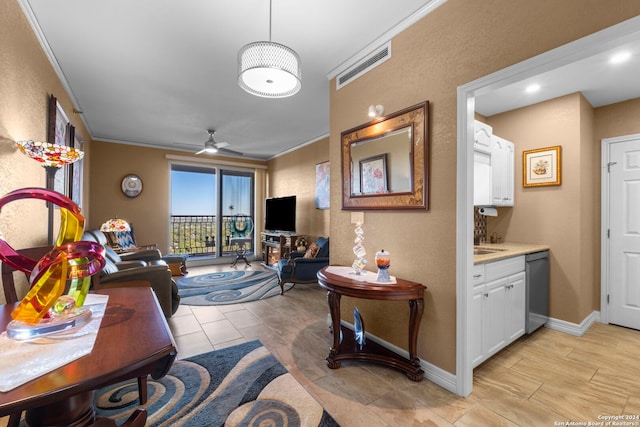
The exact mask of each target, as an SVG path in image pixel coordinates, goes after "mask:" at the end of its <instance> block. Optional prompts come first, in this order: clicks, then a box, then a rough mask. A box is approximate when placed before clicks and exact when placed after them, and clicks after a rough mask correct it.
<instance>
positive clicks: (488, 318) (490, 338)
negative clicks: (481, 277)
mask: <svg viewBox="0 0 640 427" xmlns="http://www.w3.org/2000/svg"><path fill="white" fill-rule="evenodd" d="M506 284H507V282H506V279H500V280H494V281H493V282H490V283H487V284H485V288H484V293H483V295H482V297H483V303H484V304H483V307H482V309H483V310H482V337H483V340H482V355H483V356H484V357H485V358H487V357H489V356H492V355H494V354H495V353H497V352H498V350H500V349H501V348H503V347H504V346H505V345H506V338H505V335H506V327H507V325H506V322H505V320H506V319H505V317H506V316H505V314H506V313H505V311H506V310H505V309H506V306H507V304H506Z"/></svg>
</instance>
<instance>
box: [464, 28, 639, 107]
mask: <svg viewBox="0 0 640 427" xmlns="http://www.w3.org/2000/svg"><path fill="white" fill-rule="evenodd" d="M613 44H614V46H611V47H610V48H608V49H605V50H603V51H602V52H600V53H598V54H595V55H593V56H590V57H588V58H584V59H579V60H576V61H574V62H571V63H569V64H568V65H564V66H562V67H559V68H556V69H554V70H551V71H546V72H542V73H539V74H537V75H536V76H534V77H530V78H527V79H524V80H521V81H518V82H515V83H513V84H510V85H507V86H504V87H502V88H499V89H495V90H491V91H490V92H489V93H487V94H484V95H479V96H477V97H476V111H477V112H479V113H480V114H482V115H484V116H492V115H494V114H498V113H502V112H505V111H510V110H513V109H515V108H520V107H524V106H527V105H531V104H535V103H538V102H542V101H545V100H549V99H553V98H557V97H559V96H563V95H568V94H571V93H576V92H582V94H583V95H584V96H585V98H587V100H588V101H589V102H590V103H591V105H592V106H593V107H602V106H603V105H609V104H613V103H616V102H621V101H625V100H628V99H634V98H638V97H640V26H639V27H638V28H637V32H636V33H635V34H631V35H630V36H628V37H625V39H624V42H623V43H620V44H616V43H613ZM622 52H628V53H629V54H630V57H629V60H627V61H626V62H624V63H620V64H613V63H611V58H612V57H613V56H615V55H617V54H620V53H622ZM533 84H536V85H539V86H540V90H539V91H538V92H535V93H527V92H526V88H527V87H528V86H530V85H533Z"/></svg>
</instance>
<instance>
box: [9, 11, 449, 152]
mask: <svg viewBox="0 0 640 427" xmlns="http://www.w3.org/2000/svg"><path fill="white" fill-rule="evenodd" d="M442 2H443V0H402V1H401V2H395V1H388V0H349V1H343V0H324V1H322V2H307V1H299V0H273V2H272V24H271V29H272V32H271V34H272V37H271V40H272V41H274V42H278V43H282V44H284V45H287V46H289V47H290V48H292V49H294V50H295V51H296V52H297V53H298V54H299V55H300V57H301V62H302V89H301V90H300V92H298V93H297V94H296V95H294V96H292V97H289V98H282V99H265V98H259V97H256V96H253V95H250V94H248V93H247V92H245V91H244V90H242V89H241V88H240V87H239V86H238V84H237V54H238V51H239V50H240V48H241V47H242V46H244V45H245V44H247V43H251V42H255V41H260V40H268V39H269V1H267V0H241V1H238V0H188V1H180V0H135V1H131V0H109V1H104V0H56V1H51V0H20V3H21V5H22V7H23V10H24V11H25V14H26V15H27V16H28V17H29V19H30V22H31V23H32V26H34V28H35V30H36V34H38V35H39V37H40V40H41V43H42V44H43V45H44V47H45V50H46V51H48V54H49V57H50V58H52V62H54V67H56V68H57V71H58V74H59V75H60V76H61V78H62V80H63V82H64V83H65V84H66V85H67V89H68V91H69V92H70V94H71V96H72V98H73V100H74V103H75V104H76V108H77V109H78V110H79V111H82V113H83V117H84V121H85V124H86V125H87V127H88V129H89V131H90V133H91V135H92V137H93V138H94V139H98V140H105V141H114V142H123V143H133V144H138V145H145V146H155V147H167V148H171V149H177V150H185V151H190V152H195V151H198V150H200V149H201V148H202V147H203V145H204V141H205V140H206V139H207V138H208V134H207V132H206V130H207V129H209V128H211V129H215V130H216V134H215V139H216V141H218V142H221V141H225V142H228V143H229V144H230V145H229V147H228V148H229V149H231V150H235V151H239V152H242V153H245V155H246V156H247V157H253V158H263V159H266V158H270V157H273V156H274V155H277V154H279V153H282V152H285V151H287V150H289V149H291V148H293V147H295V146H298V145H301V144H304V143H307V142H311V141H314V140H317V139H319V138H322V137H325V136H327V135H328V133H329V79H328V76H329V77H332V74H335V72H336V71H338V72H339V71H341V68H344V66H345V65H346V64H348V63H349V61H350V60H351V62H353V60H354V59H359V58H361V57H362V56H363V55H365V54H366V53H368V52H369V51H370V50H371V49H373V48H375V47H378V46H379V45H382V44H383V43H384V42H386V41H387V40H389V39H390V38H391V37H392V36H393V35H394V34H396V33H397V32H399V31H401V30H402V29H403V28H405V27H406V26H407V25H409V24H411V23H413V22H415V21H416V20H417V19H420V17H422V16H424V15H425V14H427V13H428V12H429V11H430V10H432V9H434V8H435V7H437V6H438V5H439V4H441V3H442ZM54 95H55V94H54ZM371 103H372V104H374V103H376V99H375V95H373V94H372V98H371ZM365 121H367V116H366V111H363V122H365Z"/></svg>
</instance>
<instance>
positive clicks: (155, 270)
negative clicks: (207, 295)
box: [82, 230, 180, 318]
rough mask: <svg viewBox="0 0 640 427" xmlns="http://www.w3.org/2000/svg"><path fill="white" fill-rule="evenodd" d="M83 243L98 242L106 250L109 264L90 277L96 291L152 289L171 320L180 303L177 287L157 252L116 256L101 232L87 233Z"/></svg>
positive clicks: (166, 315) (145, 250) (167, 267)
mask: <svg viewBox="0 0 640 427" xmlns="http://www.w3.org/2000/svg"><path fill="white" fill-rule="evenodd" d="M82 240H89V241H93V242H98V243H100V244H101V245H102V246H104V248H105V260H106V265H105V267H104V268H103V269H102V271H101V272H100V273H99V274H96V275H94V276H92V277H91V284H92V287H93V289H104V288H115V287H135V286H151V288H153V290H154V292H155V294H156V297H157V298H158V302H159V303H160V307H161V308H162V312H163V313H164V315H165V317H167V318H168V317H171V316H172V315H173V314H174V313H175V312H176V310H177V309H178V305H179V304H180V295H178V286H177V285H176V283H175V282H174V281H173V279H172V278H171V270H170V269H169V266H168V265H167V263H166V262H164V261H163V260H162V259H161V258H160V251H159V250H157V249H144V250H141V251H134V252H128V253H126V254H118V253H116V252H115V251H114V250H113V249H112V248H111V247H110V246H109V245H108V244H107V238H106V236H105V235H104V233H103V232H102V231H99V230H89V231H85V232H84V234H83V236H82Z"/></svg>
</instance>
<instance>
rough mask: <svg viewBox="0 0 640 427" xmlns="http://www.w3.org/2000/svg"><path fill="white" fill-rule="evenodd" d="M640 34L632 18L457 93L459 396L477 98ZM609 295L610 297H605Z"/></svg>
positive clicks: (467, 370) (463, 382)
mask: <svg viewBox="0 0 640 427" xmlns="http://www.w3.org/2000/svg"><path fill="white" fill-rule="evenodd" d="M638 38H640V16H637V17H634V18H631V19H628V20H626V21H623V22H621V23H619V24H617V25H614V26H612V27H609V28H605V29H604V30H601V31H598V32H596V33H593V34H590V35H588V36H586V37H583V38H581V39H578V40H575V41H573V42H571V43H569V44H566V45H563V46H560V47H558V48H555V49H553V50H550V51H548V52H545V53H542V54H540V55H538V56H535V57H533V58H530V59H527V60H525V61H522V62H520V63H517V64H515V65H512V66H510V67H507V68H504V69H502V70H499V71H496V72H495V73H492V74H489V75H487V76H484V77H481V78H479V79H477V80H474V81H472V82H469V83H467V84H465V85H462V86H459V87H458V91H457V99H458V101H457V134H458V138H457V147H456V148H457V166H456V170H457V183H456V193H457V194H456V385H455V386H456V391H455V392H456V394H458V395H460V396H468V395H469V394H471V391H472V389H473V365H472V360H471V355H470V353H469V351H468V349H469V348H470V346H471V345H470V340H471V337H470V336H469V331H470V330H471V322H472V320H471V318H470V316H468V310H469V307H470V306H471V302H472V301H471V299H472V297H473V292H472V291H471V287H472V286H473V285H472V284H473V281H472V277H471V276H472V274H473V169H472V168H473V120H474V113H475V97H476V96H479V95H482V94H485V93H489V92H491V91H494V90H496V89H499V88H501V87H504V86H507V85H509V84H512V83H515V82H519V81H522V80H525V79H528V78H531V77H535V76H536V75H538V74H541V73H544V72H546V71H550V70H553V69H556V68H559V67H562V66H564V65H568V64H570V63H572V62H576V61H579V60H581V59H584V58H587V57H589V56H593V55H596V54H598V53H600V52H605V51H607V50H610V49H612V48H614V47H616V46H620V45H622V44H624V43H625V42H628V41H630V40H637V39H638ZM605 298H606V297H605Z"/></svg>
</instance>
